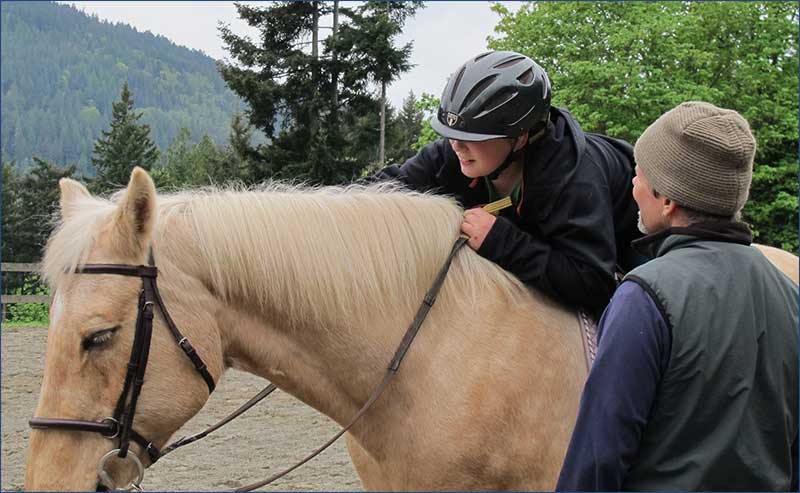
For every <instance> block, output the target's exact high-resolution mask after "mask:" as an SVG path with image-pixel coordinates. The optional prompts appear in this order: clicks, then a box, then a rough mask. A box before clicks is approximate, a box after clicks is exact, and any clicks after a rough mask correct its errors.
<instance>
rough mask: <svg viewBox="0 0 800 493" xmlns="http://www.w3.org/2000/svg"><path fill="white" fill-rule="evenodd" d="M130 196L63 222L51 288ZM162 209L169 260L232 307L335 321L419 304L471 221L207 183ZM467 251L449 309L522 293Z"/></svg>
mask: <svg viewBox="0 0 800 493" xmlns="http://www.w3.org/2000/svg"><path fill="white" fill-rule="evenodd" d="M119 195H120V194H117V195H115V196H112V198H111V199H110V200H106V199H98V198H94V197H92V198H88V197H87V198H86V199H81V200H82V202H81V203H80V204H78V205H79V207H76V208H75V209H74V211H73V212H72V213H71V214H70V217H69V218H68V219H67V220H65V221H62V222H61V223H60V224H59V225H58V227H57V229H56V231H55V232H54V234H53V235H52V236H51V238H50V240H49V242H48V246H47V249H46V254H45V258H44V262H43V273H44V275H45V277H46V278H47V280H48V282H49V283H50V284H51V286H54V285H56V284H57V283H58V281H59V280H60V278H61V276H62V275H63V273H64V271H65V268H74V267H75V266H76V265H78V264H79V263H82V262H84V261H85V260H86V258H87V256H88V254H89V251H90V249H91V247H92V245H93V244H94V241H95V238H96V234H97V232H98V230H99V229H100V228H101V227H102V226H103V224H104V223H106V222H107V221H109V220H112V217H113V212H114V210H115V208H116V202H117V201H118V199H119ZM157 207H158V214H157V220H156V229H155V233H154V238H153V243H154V248H155V250H156V252H157V253H156V259H157V264H158V263H159V261H158V259H159V258H163V256H164V255H166V256H167V257H168V259H167V260H168V261H170V262H172V263H174V264H175V265H176V266H177V267H178V268H182V267H181V266H182V265H183V266H187V265H189V264H193V265H195V266H196V265H203V266H205V268H206V269H207V276H208V279H207V280H208V282H209V283H210V287H211V289H213V290H214V292H215V293H216V294H217V295H219V296H221V297H223V298H224V299H225V300H226V301H229V302H238V303H241V304H246V305H247V306H249V307H258V308H259V309H261V310H269V309H270V307H273V309H274V307H279V309H280V310H281V311H282V312H283V313H285V314H286V315H287V317H288V320H298V319H299V318H303V319H304V320H305V321H306V322H310V323H318V324H324V325H330V324H346V323H348V321H350V322H354V321H355V319H358V318H359V317H373V318H374V317H375V316H382V315H384V316H387V317H388V316H391V314H392V313H396V312H395V311H396V310H408V309H414V307H415V306H416V305H417V304H418V303H419V301H420V299H421V296H422V295H423V294H424V292H425V291H426V290H427V289H428V288H429V287H430V284H431V282H432V281H433V279H434V277H435V275H436V272H437V271H438V269H439V268H440V267H441V265H442V263H443V262H444V260H445V258H446V256H447V254H448V253H449V251H450V248H451V246H452V243H453V241H454V240H455V238H456V237H457V236H458V232H459V225H460V222H461V218H462V209H461V208H460V207H459V206H458V204H457V203H456V202H455V201H454V200H452V199H451V198H448V197H443V196H435V195H428V194H421V193H416V192H410V191H407V190H405V189H402V188H401V187H399V186H397V185H396V184H379V185H370V186H360V185H350V186H344V187H309V186H303V185H287V184H283V183H278V182H272V183H267V184H265V185H263V186H261V187H259V188H257V189H250V190H245V189H241V188H239V189H237V188H207V189H201V190H193V191H183V192H178V193H174V194H159V196H158V206H157ZM466 250H467V249H465V251H464V252H461V253H460V254H459V256H458V257H457V259H456V261H455V262H454V264H453V268H452V269H451V272H450V274H449V275H448V280H447V284H448V285H452V286H453V287H454V288H455V291H456V292H457V293H458V296H451V297H449V299H450V301H448V303H455V305H456V306H452V307H450V308H449V309H455V310H458V309H459V306H458V304H459V303H464V304H474V303H475V302H476V300H477V299H479V297H480V295H481V292H482V291H483V290H485V289H487V287H488V286H494V287H500V288H501V290H505V291H506V292H507V293H508V294H509V295H516V294H518V293H519V292H520V289H521V284H520V283H519V282H518V281H517V280H516V279H515V278H513V277H512V276H510V275H508V274H507V273H506V272H504V271H502V270H501V269H498V268H497V267H496V266H494V265H493V264H491V263H490V262H488V261H486V260H484V259H482V258H481V257H479V256H477V255H475V254H474V253H472V252H467V251H466ZM159 252H160V253H159ZM168 283H169V279H162V281H161V284H168ZM376 310H377V311H376Z"/></svg>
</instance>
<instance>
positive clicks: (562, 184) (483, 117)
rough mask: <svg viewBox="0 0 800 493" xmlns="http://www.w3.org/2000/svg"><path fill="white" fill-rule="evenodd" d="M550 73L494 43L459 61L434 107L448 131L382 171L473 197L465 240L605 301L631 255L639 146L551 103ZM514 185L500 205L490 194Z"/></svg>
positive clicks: (580, 300)
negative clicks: (495, 208) (496, 210)
mask: <svg viewBox="0 0 800 493" xmlns="http://www.w3.org/2000/svg"><path fill="white" fill-rule="evenodd" d="M550 97H551V89H550V81H549V79H548V77H547V74H546V73H545V71H544V70H543V69H542V68H541V67H540V66H539V65H538V64H536V63H535V62H534V61H533V60H531V59H530V58H528V57H526V56H524V55H520V54H519V53H514V52H509V51H497V52H488V53H484V54H481V55H478V56H476V57H474V58H472V59H470V60H468V61H467V62H466V63H465V64H463V65H462V66H461V67H460V68H459V69H458V70H457V71H456V72H455V73H454V74H453V75H452V77H450V80H449V81H448V83H447V86H446V87H445V89H444V93H443V94H442V98H441V103H440V107H439V111H438V114H437V115H435V116H434V118H432V119H431V125H432V127H433V129H434V130H435V131H436V132H437V133H439V134H440V135H441V136H442V138H441V139H439V140H437V141H435V142H433V143H431V144H429V145H427V146H426V147H424V148H423V149H422V150H420V152H419V153H418V154H417V155H416V156H414V157H413V158H411V159H409V160H408V161H406V162H405V163H404V164H402V165H392V166H389V167H387V168H385V169H383V170H382V171H380V172H379V173H378V174H377V175H376V176H377V177H378V178H380V179H385V178H396V179H399V180H400V181H402V182H404V183H405V184H406V185H408V186H410V187H411V188H414V189H417V190H434V191H436V192H438V193H444V194H450V195H453V196H454V197H455V198H456V199H457V200H459V202H460V203H461V204H462V205H463V206H464V207H465V208H468V209H469V210H467V212H466V213H465V216H464V222H463V224H462V226H461V230H462V232H463V233H465V234H466V235H468V236H469V246H470V247H472V248H473V249H474V250H476V251H477V252H478V253H479V254H480V255H481V256H483V257H485V258H487V259H489V260H491V261H493V262H495V263H497V264H498V265H500V266H501V267H503V268H504V269H506V270H507V271H509V272H511V273H512V274H515V275H516V276H517V277H518V278H519V279H520V280H522V281H523V282H524V283H526V284H528V285H532V286H534V287H536V288H538V289H540V290H542V291H544V292H545V293H547V294H549V295H550V296H552V297H554V298H555V299H557V300H560V301H562V302H564V303H567V304H569V305H572V306H577V307H583V308H585V309H588V310H590V311H593V312H595V313H598V311H599V310H601V309H602V308H603V307H604V306H605V305H606V304H607V303H608V301H609V299H610V298H611V295H612V293H613V292H614V289H615V286H616V283H615V278H614V274H615V270H616V268H617V266H618V264H619V265H621V266H622V268H626V267H630V265H626V264H629V262H630V257H629V255H628V253H627V246H628V245H629V243H630V241H631V240H632V239H634V238H635V237H636V236H637V234H638V232H637V230H636V215H637V207H636V203H635V202H634V201H633V200H632V198H631V179H632V178H633V166H634V165H633V149H632V147H631V146H630V145H629V144H628V143H626V142H623V141H620V140H616V139H612V138H609V137H606V136H603V135H598V134H591V133H585V132H584V131H583V130H582V129H581V127H580V126H579V125H578V123H577V122H576V121H575V119H574V118H573V117H572V115H570V113H569V112H567V111H566V110H564V109H560V108H555V107H551V106H550ZM505 196H510V197H511V199H512V202H513V207H512V208H507V209H505V210H504V211H503V212H502V213H501V214H500V215H499V216H498V217H495V216H493V215H491V214H489V213H488V212H486V211H484V210H483V209H481V208H480V207H477V206H480V205H482V204H486V203H489V202H493V201H495V200H497V199H499V198H502V197H505Z"/></svg>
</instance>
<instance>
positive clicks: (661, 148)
mask: <svg viewBox="0 0 800 493" xmlns="http://www.w3.org/2000/svg"><path fill="white" fill-rule="evenodd" d="M755 152H756V140H755V138H754V137H753V134H752V133H751V132H750V126H749V125H748V124H747V120H745V119H744V118H742V115H740V114H739V113H737V112H735V111H733V110H726V109H722V108H717V107H716V106H714V105H713V104H709V103H703V102H695V101H693V102H688V103H682V104H680V105H678V106H677V107H676V108H674V109H672V110H670V111H668V112H666V113H664V114H663V115H661V117H660V118H659V119H658V120H656V121H655V122H654V123H653V124H652V125H650V126H649V127H648V128H647V130H645V131H644V133H643V134H642V136H641V137H639V140H638V141H636V146H635V147H634V158H635V159H636V164H637V165H638V166H639V168H640V170H641V171H642V172H644V174H645V177H646V178H647V180H648V181H649V182H650V185H651V186H652V187H653V188H654V189H655V190H656V191H658V192H659V193H662V194H664V195H666V196H667V197H668V198H670V199H672V200H674V201H675V202H677V203H678V204H680V205H682V206H684V207H688V208H690V209H694V210H697V211H701V212H705V213H708V214H715V215H720V216H733V215H734V214H736V213H737V212H739V211H740V210H741V209H742V207H744V203H745V202H746V201H747V194H748V192H749V191H750V181H751V180H752V178H753V158H754V157H755Z"/></svg>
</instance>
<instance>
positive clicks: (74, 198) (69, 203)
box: [58, 178, 91, 219]
mask: <svg viewBox="0 0 800 493" xmlns="http://www.w3.org/2000/svg"><path fill="white" fill-rule="evenodd" d="M58 188H60V189H61V198H60V199H59V204H60V206H61V217H62V218H64V219H67V218H69V216H70V215H72V213H73V211H74V210H75V206H76V204H77V202H78V201H79V200H80V199H82V198H86V197H90V196H91V195H90V194H89V190H87V189H86V187H85V186H83V184H81V183H80V182H77V181H75V180H71V179H69V178H62V179H60V180H58Z"/></svg>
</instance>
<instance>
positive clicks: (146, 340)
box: [29, 236, 467, 491]
mask: <svg viewBox="0 0 800 493" xmlns="http://www.w3.org/2000/svg"><path fill="white" fill-rule="evenodd" d="M466 242H467V238H466V237H463V236H462V237H459V238H458V239H457V240H456V242H455V244H454V245H453V248H452V249H451V251H450V254H449V255H448V257H447V259H446V260H445V263H444V264H443V265H442V267H441V268H440V270H439V272H438V273H437V275H436V278H435V279H434V282H433V284H432V285H431V287H430V289H429V290H428V292H427V293H426V294H425V298H424V299H423V302H422V304H421V305H420V307H419V309H418V310H417V313H416V315H415V317H414V319H413V320H412V322H411V324H410V325H409V327H408V329H407V330H406V333H405V335H404V336H403V339H402V340H401V341H400V344H399V346H398V347H397V350H396V351H395V354H394V357H393V358H392V360H391V361H390V362H389V366H388V368H387V369H386V373H385V374H384V377H383V380H382V381H381V382H380V383H379V384H378V385H377V386H376V387H375V388H374V389H373V391H372V393H371V394H370V396H369V398H368V399H367V401H366V402H365V403H364V405H363V406H362V407H361V409H359V410H358V412H357V413H356V414H355V415H354V416H353V418H352V419H351V420H350V422H349V423H347V425H345V426H344V427H343V428H342V429H341V430H340V431H339V432H338V433H337V434H336V435H334V436H333V437H332V438H331V439H330V440H328V441H327V442H326V443H325V444H324V445H322V446H321V447H319V448H318V449H316V450H314V451H313V452H311V453H310V454H309V455H307V456H306V457H305V458H303V459H302V460H301V461H300V462H298V463H297V464H295V465H293V466H291V467H289V468H287V469H285V470H283V471H281V472H280V473H277V474H275V475H273V476H271V477H269V478H267V479H265V480H263V481H259V482H257V483H253V484H249V485H247V486H243V487H241V488H238V489H236V490H235V491H252V490H254V489H256V488H260V487H262V486H266V485H268V484H270V483H272V482H274V481H276V480H277V479H279V478H281V477H283V476H285V475H286V474H288V473H290V472H292V471H294V470H295V469H297V468H298V467H300V466H302V465H303V464H305V463H306V462H308V461H309V460H311V459H313V458H314V457H316V456H317V455H319V454H320V453H321V452H322V451H323V450H325V449H327V448H328V447H329V446H330V445H332V444H333V443H334V442H335V441H336V440H338V439H339V438H340V437H341V436H342V435H344V434H345V433H346V432H347V431H348V430H349V429H350V428H351V427H352V426H353V425H354V424H355V423H356V422H357V421H358V420H359V418H361V416H363V415H364V414H365V413H366V412H367V410H368V409H369V408H370V407H371V406H372V404H373V403H374V402H375V401H377V400H378V398H379V397H380V395H381V394H382V393H383V391H384V390H385V389H386V387H387V386H388V385H389V382H391V380H392V378H393V377H394V376H395V375H396V374H397V371H398V370H399V369H400V363H401V362H402V360H403V358H404V357H405V355H406V352H408V349H409V348H410V347H411V343H412V342H413V341H414V338H415V337H416V335H417V332H419V329H420V327H421V326H422V322H423V321H424V320H425V318H426V317H427V315H428V312H429V311H430V309H431V307H433V304H434V302H435V301H436V296H437V294H438V293H439V290H440V289H441V287H442V284H444V280H445V277H446V276H447V272H448V271H449V269H450V265H451V263H452V261H453V258H455V256H456V253H458V251H459V250H460V249H461V247H462V246H464V244H466ZM148 264H149V265H125V264H83V265H79V266H78V267H77V268H76V269H75V271H74V272H75V273H76V274H111V275H120V276H128V277H139V278H141V279H142V289H141V291H140V292H139V305H138V314H137V317H136V330H135V333H134V338H133V346H132V348H131V354H130V359H129V362H128V368H127V373H126V374H125V381H124V384H123V387H122V392H121V394H120V396H119V399H118V400H117V404H116V406H115V409H114V414H113V415H112V416H111V417H108V418H105V419H102V420H100V421H84V420H78V419H65V418H40V417H34V418H31V420H30V421H29V425H30V427H31V428H34V429H40V430H65V431H82V432H92V433H99V434H101V435H103V436H104V437H106V438H108V439H110V440H115V439H116V440H117V448H115V449H113V450H111V451H110V452H108V453H107V454H105V455H104V456H103V457H102V458H101V459H100V464H99V471H98V475H99V478H100V479H101V481H102V482H103V483H104V484H105V485H106V486H109V487H111V488H112V489H115V490H141V482H142V479H143V478H144V466H143V464H142V462H141V461H140V460H139V458H138V457H137V456H136V454H133V453H132V454H129V453H128V452H129V447H130V442H131V441H134V442H136V443H137V444H138V445H139V446H141V447H142V449H143V450H144V451H145V452H146V453H147V455H148V457H149V459H150V463H151V464H153V463H155V462H156V461H157V460H158V459H160V458H161V457H163V456H165V455H167V454H168V453H170V452H172V451H174V450H175V449H177V448H180V447H182V446H184V445H188V444H190V443H193V442H195V441H197V440H200V439H202V438H204V437H205V436H207V435H208V434H210V433H212V432H214V431H216V430H218V429H219V428H221V427H222V426H224V425H226V424H227V423H229V422H230V421H232V420H233V419H234V418H236V417H238V416H239V415H241V414H242V413H244V412H245V411H247V410H248V409H250V408H251V407H253V406H254V405H255V404H257V403H258V402H260V401H261V400H262V399H264V398H265V397H266V396H268V395H269V394H271V393H272V392H273V391H274V390H275V389H276V387H275V385H273V384H270V385H268V386H267V387H265V388H264V389H263V390H262V391H261V392H259V393H258V394H256V395H255V396H254V397H253V398H252V399H250V400H249V401H247V402H246V403H245V404H243V405H242V406H241V407H240V408H239V409H237V410H236V411H234V412H233V413H231V414H230V415H229V416H227V417H226V418H224V419H222V420H221V421H219V422H218V423H216V424H214V425H212V426H211V427H209V428H208V429H206V430H205V431H202V432H200V433H197V434H195V435H191V436H188V437H182V438H180V439H178V440H177V441H175V442H174V443H172V444H171V445H169V446H167V447H165V448H164V449H163V450H159V449H158V448H156V447H155V445H153V442H152V441H150V440H147V439H146V438H144V436H142V435H141V434H139V433H137V432H136V430H134V429H133V418H134V415H135V413H136V404H137V402H138V399H139V394H140V392H141V389H142V386H143V385H144V376H145V370H146V369H147V360H148V356H149V354H150V340H151V335H152V330H153V317H154V315H155V313H154V308H155V306H158V308H159V310H160V311H161V315H162V317H163V318H164V321H165V322H166V325H167V327H168V328H169V331H170V333H171V334H172V337H173V338H174V339H175V342H176V343H177V345H178V347H180V348H181V350H182V351H183V352H184V354H185V355H186V356H187V357H188V358H189V360H190V361H191V362H192V364H193V365H194V368H195V370H196V372H197V373H198V374H199V375H200V377H202V378H203V380H204V381H205V383H206V385H207V387H208V392H209V395H210V394H211V393H212V392H213V391H214V388H215V387H216V383H215V382H214V379H213V377H212V376H211V374H210V373H209V372H208V368H207V367H206V364H205V363H204V362H203V359H202V358H201V357H200V355H199V354H198V353H197V351H196V350H195V349H194V347H193V346H192V345H191V343H190V342H189V340H188V339H187V338H186V337H184V336H183V334H181V332H180V330H178V327H177V326H176V325H175V322H174V321H173V320H172V317H170V315H169V312H168V311H167V307H166V306H165V305H164V301H163V300H162V298H161V294H160V293H159V291H158V285H157V284H156V277H157V275H158V269H157V268H156V266H155V261H154V258H153V253H152V251H151V252H150V254H149V256H148ZM114 456H116V457H118V458H119V459H122V460H125V459H128V460H130V461H131V462H133V464H134V466H135V467H136V470H137V475H136V477H135V478H134V479H133V480H131V482H130V483H129V484H128V485H125V486H124V487H117V486H116V485H115V484H114V482H113V480H112V479H111V476H110V475H109V474H108V472H107V471H106V469H105V466H106V463H107V461H108V460H109V459H111V458H112V457H114Z"/></svg>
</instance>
